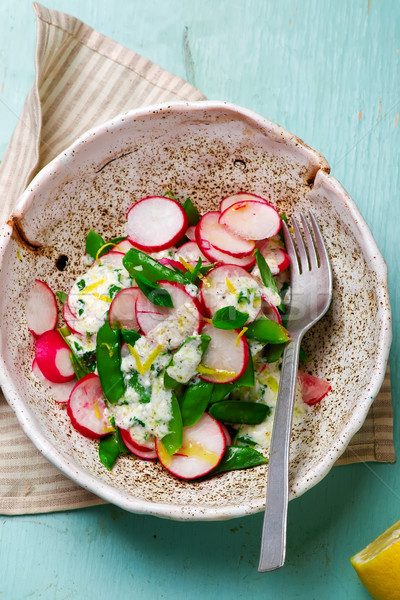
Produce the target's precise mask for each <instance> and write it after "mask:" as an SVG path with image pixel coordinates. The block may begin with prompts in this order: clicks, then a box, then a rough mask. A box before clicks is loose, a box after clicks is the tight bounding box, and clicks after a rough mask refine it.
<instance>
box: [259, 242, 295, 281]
mask: <svg viewBox="0 0 400 600" xmlns="http://www.w3.org/2000/svg"><path fill="white" fill-rule="evenodd" d="M259 250H260V252H261V254H262V255H263V257H264V258H265V261H266V263H267V265H268V266H269V268H270V270H271V273H272V275H277V274H278V273H281V272H282V271H284V270H285V269H287V268H288V267H289V266H290V258H289V254H288V253H287V252H286V251H285V250H284V249H283V248H281V247H280V246H279V245H278V244H277V243H276V242H275V241H274V240H265V241H264V242H263V243H262V244H261V245H260V247H259Z"/></svg>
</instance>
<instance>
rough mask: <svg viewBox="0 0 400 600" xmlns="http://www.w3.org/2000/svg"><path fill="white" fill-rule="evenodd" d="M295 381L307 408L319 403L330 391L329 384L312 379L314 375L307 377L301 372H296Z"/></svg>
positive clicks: (306, 374)
mask: <svg viewBox="0 0 400 600" xmlns="http://www.w3.org/2000/svg"><path fill="white" fill-rule="evenodd" d="M297 379H298V382H299V384H300V389H301V397H302V400H303V402H304V403H305V404H308V406H312V405H313V404H316V403H317V402H320V401H321V400H322V398H324V397H325V396H326V394H327V393H328V392H329V391H330V390H331V389H332V386H331V384H330V383H328V382H327V381H325V380H324V379H320V378H319V377H314V375H309V374H308V373H303V372H302V371H299V372H298V375H297Z"/></svg>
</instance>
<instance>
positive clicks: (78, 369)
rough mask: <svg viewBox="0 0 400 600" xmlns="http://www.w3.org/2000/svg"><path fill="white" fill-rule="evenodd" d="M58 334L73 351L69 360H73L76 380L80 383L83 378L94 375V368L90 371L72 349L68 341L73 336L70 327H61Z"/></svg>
mask: <svg viewBox="0 0 400 600" xmlns="http://www.w3.org/2000/svg"><path fill="white" fill-rule="evenodd" d="M58 332H59V334H60V335H61V337H62V339H63V340H64V342H65V343H66V344H67V346H68V347H69V349H70V350H71V354H70V357H69V358H70V360H71V364H72V368H73V369H74V372H75V375H76V378H77V379H78V381H79V380H80V379H82V378H83V377H85V375H88V374H89V373H92V372H93V370H94V367H93V368H92V369H89V367H88V365H86V364H85V363H84V361H83V360H80V359H79V358H78V356H77V355H76V354H75V352H74V349H73V348H72V346H71V344H70V343H69V341H68V337H69V335H70V334H71V332H70V330H69V329H68V327H60V328H59V329H58Z"/></svg>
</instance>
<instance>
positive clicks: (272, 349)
mask: <svg viewBox="0 0 400 600" xmlns="http://www.w3.org/2000/svg"><path fill="white" fill-rule="evenodd" d="M284 349H285V344H268V346H267V347H266V349H265V351H264V358H265V360H266V361H267V363H273V362H276V361H277V360H279V359H280V358H281V356H282V354H283V351H284Z"/></svg>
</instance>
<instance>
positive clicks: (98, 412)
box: [94, 398, 101, 420]
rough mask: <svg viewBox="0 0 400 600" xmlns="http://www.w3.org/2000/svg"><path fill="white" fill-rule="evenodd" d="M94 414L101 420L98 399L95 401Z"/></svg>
mask: <svg viewBox="0 0 400 600" xmlns="http://www.w3.org/2000/svg"><path fill="white" fill-rule="evenodd" d="M94 412H95V413H96V417H97V418H98V419H99V420H100V419H101V414H100V411H99V407H98V406H97V398H95V400H94Z"/></svg>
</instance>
